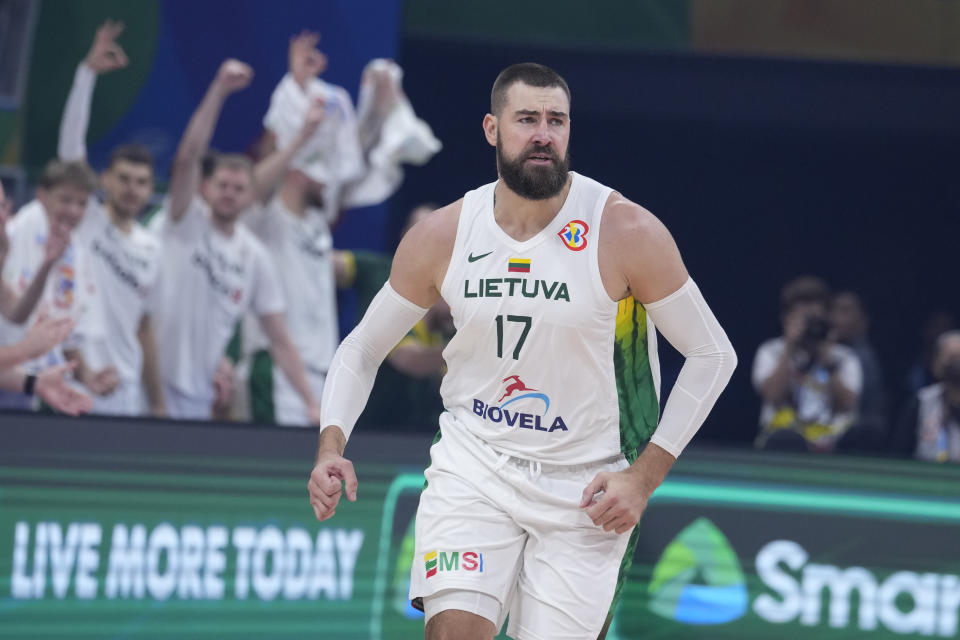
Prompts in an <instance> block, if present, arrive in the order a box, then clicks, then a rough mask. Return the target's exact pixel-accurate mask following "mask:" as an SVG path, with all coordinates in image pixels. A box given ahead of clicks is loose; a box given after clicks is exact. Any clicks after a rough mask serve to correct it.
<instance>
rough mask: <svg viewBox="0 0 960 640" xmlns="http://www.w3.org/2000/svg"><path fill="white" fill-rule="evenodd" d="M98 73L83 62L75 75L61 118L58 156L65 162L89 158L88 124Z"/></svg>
mask: <svg viewBox="0 0 960 640" xmlns="http://www.w3.org/2000/svg"><path fill="white" fill-rule="evenodd" d="M96 83H97V74H96V73H95V72H94V70H93V69H91V68H90V67H88V66H87V65H86V63H83V62H81V63H80V66H78V67H77V72H76V73H75V74H74V76H73V86H72V87H70V95H69V96H67V104H66V105H65V106H64V108H63V116H62V117H61V119H60V140H59V142H58V144H57V157H59V158H60V159H61V160H63V161H64V162H74V161H77V160H86V159H87V126H88V125H89V124H90V102H91V101H92V100H93V88H94V86H95V85H96Z"/></svg>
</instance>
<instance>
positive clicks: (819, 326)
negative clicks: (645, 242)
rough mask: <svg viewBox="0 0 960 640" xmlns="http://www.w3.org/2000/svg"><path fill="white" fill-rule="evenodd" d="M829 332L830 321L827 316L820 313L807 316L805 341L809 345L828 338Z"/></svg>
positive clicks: (804, 330) (804, 332)
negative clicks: (819, 314)
mask: <svg viewBox="0 0 960 640" xmlns="http://www.w3.org/2000/svg"><path fill="white" fill-rule="evenodd" d="M828 333H830V323H829V322H827V319H826V318H824V317H822V316H818V315H812V316H807V319H806V323H805V326H804V329H803V342H804V343H806V344H809V345H814V344H820V343H821V342H823V341H824V340H826V339H827V334H828Z"/></svg>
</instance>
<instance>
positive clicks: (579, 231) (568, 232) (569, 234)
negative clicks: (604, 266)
mask: <svg viewBox="0 0 960 640" xmlns="http://www.w3.org/2000/svg"><path fill="white" fill-rule="evenodd" d="M589 231H590V227H589V226H587V223H586V222H584V221H583V220H571V221H570V222H568V223H567V224H566V225H564V227H563V229H561V230H560V232H559V233H557V235H558V236H559V237H560V239H561V240H562V241H563V244H564V245H566V247H567V249H570V250H571V251H582V250H583V249H584V248H585V247H586V246H587V232H589Z"/></svg>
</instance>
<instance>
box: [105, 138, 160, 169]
mask: <svg viewBox="0 0 960 640" xmlns="http://www.w3.org/2000/svg"><path fill="white" fill-rule="evenodd" d="M121 161H123V162H129V163H130V164H142V165H146V166H147V167H149V168H150V171H151V173H152V172H153V154H151V153H150V150H149V149H147V148H146V147H145V146H143V145H142V144H124V145H120V146H119V147H117V148H116V149H114V150H113V151H112V152H111V153H110V167H111V168H113V165H115V164H117V163H118V162H121Z"/></svg>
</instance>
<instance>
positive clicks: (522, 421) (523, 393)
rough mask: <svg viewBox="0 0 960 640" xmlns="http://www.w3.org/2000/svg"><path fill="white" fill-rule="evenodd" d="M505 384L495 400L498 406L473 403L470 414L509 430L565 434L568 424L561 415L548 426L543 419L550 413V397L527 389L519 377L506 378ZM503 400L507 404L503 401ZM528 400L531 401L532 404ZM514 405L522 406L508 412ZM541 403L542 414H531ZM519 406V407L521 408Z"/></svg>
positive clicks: (532, 389) (480, 401)
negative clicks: (516, 428) (531, 430)
mask: <svg viewBox="0 0 960 640" xmlns="http://www.w3.org/2000/svg"><path fill="white" fill-rule="evenodd" d="M502 382H504V383H506V388H505V389H504V390H503V393H502V394H501V395H500V397H499V398H497V404H487V403H486V402H483V401H482V400H477V399H476V398H474V400H473V412H474V413H475V414H477V415H478V416H480V417H481V418H483V419H485V420H489V421H490V422H494V423H496V424H506V425H507V426H508V427H519V428H520V429H533V430H535V431H548V432H551V433H552V432H554V431H556V430H558V429H559V430H560V431H566V430H567V425H566V423H565V422H564V421H563V418H562V417H561V416H557V417H556V418H554V420H553V422H552V423H551V424H550V426H549V427H548V426H547V424H546V423H547V421H546V420H544V419H543V418H544V416H546V415H547V411H549V410H550V396H548V395H547V394H545V393H543V392H542V391H538V390H537V389H534V388H533V387H528V386H527V385H526V383H525V382H524V381H523V380H522V379H521V378H520V376H516V375H514V376H507V377H506V378H504V379H503V380H502ZM504 400H506V402H504ZM530 401H534V402H533V403H532V404H531V402H530ZM515 402H519V403H521V404H520V405H518V406H516V407H512V408H511V409H507V407H508V406H510V405H512V404H513V403H515ZM540 402H542V403H543V412H542V413H530V411H533V410H535V409H536V408H538V405H539V404H540ZM521 407H522V408H521ZM524 409H526V410H524Z"/></svg>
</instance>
